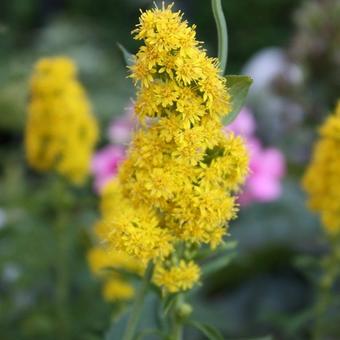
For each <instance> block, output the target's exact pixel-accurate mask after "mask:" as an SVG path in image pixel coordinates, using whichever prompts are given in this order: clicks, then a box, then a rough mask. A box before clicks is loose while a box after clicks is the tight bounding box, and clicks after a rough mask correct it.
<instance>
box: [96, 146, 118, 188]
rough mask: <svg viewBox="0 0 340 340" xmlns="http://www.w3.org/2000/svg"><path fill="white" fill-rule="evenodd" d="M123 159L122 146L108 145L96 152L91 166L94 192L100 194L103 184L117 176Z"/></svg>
mask: <svg viewBox="0 0 340 340" xmlns="http://www.w3.org/2000/svg"><path fill="white" fill-rule="evenodd" d="M124 158H125V149H124V147H122V146H115V145H108V146H106V147H104V148H102V149H101V150H99V151H97V152H96V154H95V155H94V157H93V159H92V164H91V171H92V173H93V175H94V177H95V183H94V187H95V190H96V192H100V191H101V190H102V188H103V187H104V186H105V184H106V183H107V182H108V181H109V180H110V179H112V178H113V177H115V176H116V175H117V173H118V168H119V165H120V164H121V162H122V161H123V160H124Z"/></svg>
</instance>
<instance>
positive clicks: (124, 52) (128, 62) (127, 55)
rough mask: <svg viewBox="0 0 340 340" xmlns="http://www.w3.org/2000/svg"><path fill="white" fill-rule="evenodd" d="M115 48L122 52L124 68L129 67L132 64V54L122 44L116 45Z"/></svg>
mask: <svg viewBox="0 0 340 340" xmlns="http://www.w3.org/2000/svg"><path fill="white" fill-rule="evenodd" d="M117 46H118V48H119V49H120V51H121V52H122V55H123V58H124V61H125V64H126V66H131V65H132V64H133V62H134V58H133V54H131V53H130V52H129V51H128V50H127V49H126V48H125V47H124V46H123V45H122V44H120V43H117Z"/></svg>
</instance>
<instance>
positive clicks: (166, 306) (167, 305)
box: [163, 294, 177, 315]
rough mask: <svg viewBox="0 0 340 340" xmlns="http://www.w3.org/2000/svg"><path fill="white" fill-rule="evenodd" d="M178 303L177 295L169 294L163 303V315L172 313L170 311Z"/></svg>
mask: <svg viewBox="0 0 340 340" xmlns="http://www.w3.org/2000/svg"><path fill="white" fill-rule="evenodd" d="M176 301H177V295H176V294H169V295H168V296H167V297H166V298H165V299H164V303H163V313H164V315H167V314H168V313H169V311H170V309H171V308H172V307H173V306H174V305H175V303H176Z"/></svg>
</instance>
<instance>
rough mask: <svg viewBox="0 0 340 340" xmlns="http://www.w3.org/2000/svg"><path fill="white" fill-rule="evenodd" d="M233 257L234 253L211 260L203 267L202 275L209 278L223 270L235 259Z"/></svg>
mask: <svg viewBox="0 0 340 340" xmlns="http://www.w3.org/2000/svg"><path fill="white" fill-rule="evenodd" d="M235 255H236V252H231V253H227V254H223V255H221V256H219V257H217V258H215V259H213V260H211V261H210V262H209V263H208V264H206V265H205V266H203V268H202V275H203V276H209V275H211V274H214V273H216V272H217V271H219V270H221V269H223V268H224V267H226V266H227V265H228V264H229V263H230V262H231V260H232V259H233V258H234V257H235Z"/></svg>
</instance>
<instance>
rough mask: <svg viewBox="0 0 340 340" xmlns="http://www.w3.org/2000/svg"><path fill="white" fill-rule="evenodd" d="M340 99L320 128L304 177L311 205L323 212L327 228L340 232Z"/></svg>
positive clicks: (329, 231)
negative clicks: (332, 112)
mask: <svg viewBox="0 0 340 340" xmlns="http://www.w3.org/2000/svg"><path fill="white" fill-rule="evenodd" d="M339 150H340V101H339V102H338V104H337V107H336V109H335V112H334V114H332V115H331V116H329V117H328V118H327V120H326V121H325V123H324V124H323V125H322V126H321V128H320V138H319V140H318V141H317V142H316V145H315V147H314V152H313V156H312V160H311V162H310V165H309V167H308V168H307V171H306V173H305V175H304V178H303V187H304V189H305V190H306V192H307V194H308V205H309V207H310V208H311V209H312V210H313V211H316V212H318V213H320V215H321V219H322V222H323V225H324V227H325V229H326V231H327V232H328V233H329V234H331V235H334V234H339V232H340V181H339V178H340V153H339Z"/></svg>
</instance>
